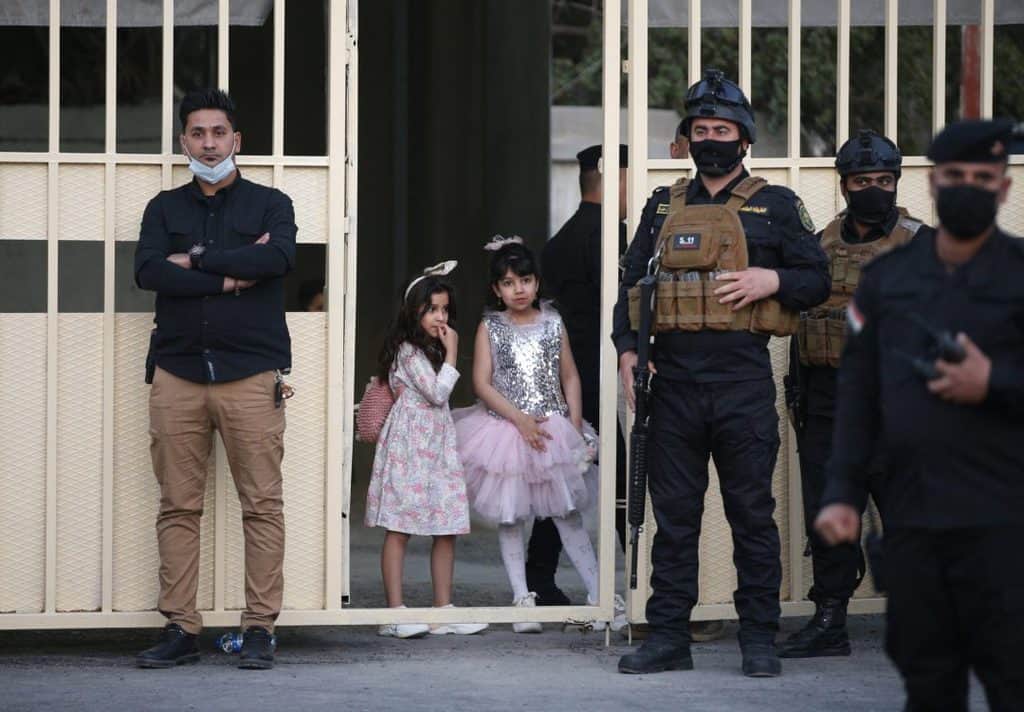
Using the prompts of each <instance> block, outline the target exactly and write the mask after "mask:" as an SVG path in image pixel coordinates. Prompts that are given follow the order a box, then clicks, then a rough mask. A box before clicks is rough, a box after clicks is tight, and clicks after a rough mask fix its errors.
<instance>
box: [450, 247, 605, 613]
mask: <svg viewBox="0 0 1024 712" xmlns="http://www.w3.org/2000/svg"><path fill="white" fill-rule="evenodd" d="M485 249H487V250H490V251H491V252H492V257H491V269H490V277H491V288H492V290H493V292H494V296H495V297H496V301H497V305H496V307H497V308H496V309H495V310H494V311H487V312H485V313H484V317H483V320H482V322H481V324H480V327H479V328H478V329H477V332H476V342H475V347H474V352H473V388H474V390H475V391H476V395H477V397H478V398H479V399H480V402H479V403H478V404H477V405H476V406H475V407H472V408H465V409H462V410H457V411H455V412H454V413H453V415H454V417H455V431H456V435H457V441H458V450H459V456H460V458H461V460H462V463H463V466H464V467H465V470H466V484H467V487H468V494H469V501H470V505H471V506H472V507H473V509H474V510H475V511H476V512H477V514H478V515H479V516H480V517H481V518H483V519H484V520H487V521H489V522H491V523H492V524H497V526H498V543H499V545H500V548H501V558H502V561H503V562H504V564H505V570H506V572H507V573H508V579H509V583H511V585H512V594H513V598H514V603H515V605H516V606H518V607H533V606H534V605H535V603H534V599H535V598H536V597H537V596H536V594H535V593H532V592H530V591H529V590H528V589H527V586H526V557H525V547H524V544H523V527H524V523H525V521H526V520H528V519H530V518H532V517H550V518H551V519H552V521H554V523H555V526H557V528H558V533H559V535H560V536H561V539H562V543H563V545H564V547H565V551H566V553H568V555H569V558H570V559H571V560H572V563H573V566H575V567H576V570H577V571H578V572H579V574H580V577H581V578H582V579H583V583H584V585H585V586H586V588H587V599H588V603H589V604H596V602H597V586H598V573H597V558H596V557H595V556H594V548H593V546H592V545H591V543H590V537H589V535H588V534H587V531H586V530H585V529H584V528H583V520H582V517H581V516H580V511H581V510H582V509H583V508H584V507H585V506H586V504H587V500H588V498H589V495H588V489H587V485H586V483H585V482H584V474H585V473H586V472H587V471H588V469H589V466H590V461H591V460H592V459H593V456H594V453H595V448H596V437H595V435H594V431H593V429H592V428H591V427H590V426H589V425H587V424H586V423H584V422H583V418H582V415H581V413H582V406H581V400H580V378H579V374H578V373H577V371H576V364H575V362H574V361H573V358H572V351H571V350H570V349H569V340H568V337H567V336H566V333H565V326H564V325H563V323H562V318H561V317H560V316H559V315H558V313H557V312H556V311H555V310H554V309H552V308H551V307H550V306H549V305H548V304H547V303H543V304H542V303H540V302H539V301H538V298H537V294H538V289H539V288H540V280H539V277H538V273H539V270H538V268H537V262H536V260H535V258H534V256H533V254H532V253H531V252H530V250H529V249H528V248H527V247H526V246H525V245H523V244H522V240H521V239H520V238H516V237H513V238H500V237H498V238H495V239H494V240H492V241H491V242H490V243H488V245H487V246H486V248H485ZM513 628H514V630H515V631H516V632H517V633H539V632H540V631H541V626H540V624H539V623H516V624H514V625H513Z"/></svg>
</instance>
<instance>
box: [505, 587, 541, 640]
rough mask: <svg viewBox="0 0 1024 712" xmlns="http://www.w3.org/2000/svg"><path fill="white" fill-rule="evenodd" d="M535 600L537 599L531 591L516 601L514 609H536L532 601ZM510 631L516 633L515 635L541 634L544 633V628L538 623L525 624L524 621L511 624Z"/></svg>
mask: <svg viewBox="0 0 1024 712" xmlns="http://www.w3.org/2000/svg"><path fill="white" fill-rule="evenodd" d="M536 598H537V594H536V593H534V592H532V591H531V592H530V593H528V594H526V595H525V596H523V597H522V598H520V599H517V600H516V601H515V602H514V603H515V607H516V608H536V607H537V604H536V603H534V600H535V599H536ZM512 630H513V631H514V632H516V633H543V632H544V626H542V625H541V624H540V623H531V622H525V621H524V622H522V623H513V624H512Z"/></svg>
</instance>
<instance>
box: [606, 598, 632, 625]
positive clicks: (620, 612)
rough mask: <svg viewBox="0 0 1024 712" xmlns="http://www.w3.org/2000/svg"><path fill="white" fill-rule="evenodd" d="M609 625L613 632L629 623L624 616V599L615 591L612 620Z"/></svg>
mask: <svg viewBox="0 0 1024 712" xmlns="http://www.w3.org/2000/svg"><path fill="white" fill-rule="evenodd" d="M610 625H611V629H612V631H613V632H615V633H618V632H619V631H620V630H622V629H623V628H625V627H626V626H627V625H629V619H628V618H626V600H625V599H624V598H623V597H622V596H620V595H619V594H617V593H616V594H615V603H614V604H613V606H612V622H611V624H610Z"/></svg>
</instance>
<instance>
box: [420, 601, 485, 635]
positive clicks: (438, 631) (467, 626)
mask: <svg viewBox="0 0 1024 712" xmlns="http://www.w3.org/2000/svg"><path fill="white" fill-rule="evenodd" d="M441 608H455V605H454V604H452V603H449V604H448V605H447V606H441ZM486 629H487V624H486V623H439V624H438V625H435V626H431V627H430V634H431V635H475V634H476V633H479V632H480V631H482V630H486Z"/></svg>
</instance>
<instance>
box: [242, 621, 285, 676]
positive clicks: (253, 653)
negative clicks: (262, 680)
mask: <svg viewBox="0 0 1024 712" xmlns="http://www.w3.org/2000/svg"><path fill="white" fill-rule="evenodd" d="M276 647H277V644H276V643H275V642H274V639H273V637H272V636H271V635H270V632H269V631H268V630H267V629H266V628H260V627H259V626H254V627H252V628H248V629H246V631H245V633H243V634H242V651H241V652H240V653H239V655H238V667H240V668H242V669H243V670H269V669H270V668H272V667H274V650H275V648H276Z"/></svg>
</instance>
